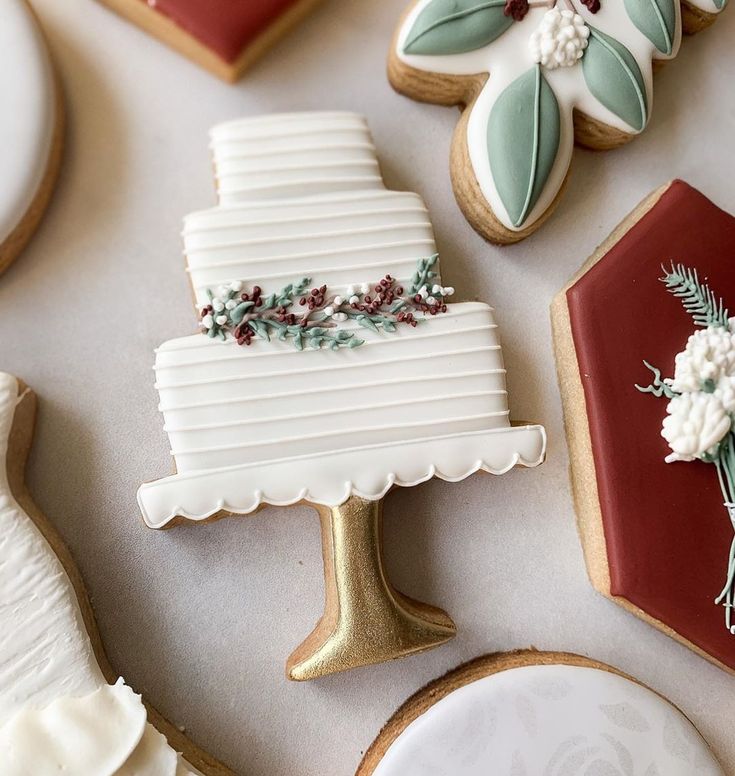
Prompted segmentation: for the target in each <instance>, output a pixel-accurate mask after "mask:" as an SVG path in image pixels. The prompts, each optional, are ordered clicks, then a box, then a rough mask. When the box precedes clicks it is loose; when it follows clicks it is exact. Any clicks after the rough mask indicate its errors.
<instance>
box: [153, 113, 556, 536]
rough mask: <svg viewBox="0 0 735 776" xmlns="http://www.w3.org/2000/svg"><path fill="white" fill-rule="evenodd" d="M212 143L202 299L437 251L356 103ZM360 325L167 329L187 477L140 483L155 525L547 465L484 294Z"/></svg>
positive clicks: (189, 240) (193, 246)
mask: <svg viewBox="0 0 735 776" xmlns="http://www.w3.org/2000/svg"><path fill="white" fill-rule="evenodd" d="M212 139H213V150H214V158H215V164H216V171H217V180H218V187H219V192H220V197H221V199H222V201H223V203H228V204H220V206H218V207H215V208H213V209H211V210H207V211H204V212H200V213H194V214H193V215H190V216H188V217H187V218H186V219H185V223H184V245H185V253H186V256H187V263H188V271H189V273H190V275H191V280H192V285H193V288H194V293H195V297H196V301H197V303H198V304H199V305H204V304H206V303H207V302H208V297H207V294H206V291H207V289H208V288H211V289H216V288H217V287H218V286H219V285H221V284H227V283H230V282H232V281H233V280H245V281H246V283H247V284H249V285H250V286H252V285H254V284H256V283H257V284H258V285H260V286H261V287H262V288H264V289H265V291H266V292H271V291H274V290H278V289H279V288H280V287H282V286H283V285H285V284H286V283H288V282H291V281H294V280H298V279H300V278H302V277H304V276H308V277H311V278H312V281H311V282H312V285H315V286H320V285H322V284H327V285H328V286H329V287H330V290H331V291H333V292H335V293H342V294H345V295H346V294H347V291H348V287H349V285H354V284H358V285H359V284H361V283H367V282H370V283H374V282H376V281H377V280H379V279H380V278H382V277H383V276H384V275H385V274H386V273H390V274H391V275H392V276H393V277H394V278H396V279H397V280H398V281H399V282H402V283H409V282H410V278H411V276H412V274H413V273H414V272H415V270H416V263H417V261H418V260H419V259H421V258H422V257H427V256H431V255H433V254H434V253H435V252H436V246H435V243H434V236H433V231H432V227H431V222H430V220H429V216H428V213H427V211H426V207H425V205H424V204H423V202H422V200H421V198H420V197H418V196H417V195H416V194H407V193H400V192H393V191H387V190H386V189H385V188H384V187H383V183H382V178H381V177H380V172H379V169H378V166H377V160H376V156H375V150H374V147H373V145H372V140H371V138H370V134H369V131H368V129H367V125H366V123H365V121H364V119H362V118H361V117H359V116H356V115H354V114H345V113H315V114H287V115H279V116H268V117H262V118H258V119H248V120H243V121H237V122H232V123H229V124H225V125H222V126H220V127H217V128H215V129H214V130H213V132H212ZM435 282H436V283H440V280H439V279H438V278H437V279H436V281H435ZM347 327H348V325H346V326H345V328H347ZM359 336H360V338H361V339H363V340H364V341H365V344H363V345H362V346H360V347H357V348H355V349H353V350H351V349H348V348H341V349H339V350H336V351H332V350H328V349H322V350H319V351H314V350H312V349H306V350H304V351H299V350H296V349H295V348H294V347H293V345H292V344H291V343H289V342H280V341H271V342H264V341H262V340H254V341H253V343H252V344H251V345H249V346H240V345H237V344H236V342H235V341H234V340H232V339H228V340H226V341H221V340H218V339H210V338H207V337H204V336H202V335H201V334H199V335H193V336H190V337H185V338H182V339H177V340H171V341H169V342H166V343H164V344H163V345H162V346H161V347H160V348H159V349H158V351H157V353H156V366H155V370H156V387H157V388H158V391H159V393H160V397H161V405H160V408H161V410H162V412H163V415H164V419H165V430H166V431H167V432H168V434H169V438H170V441H171V447H172V454H173V456H174V459H175V462H176V469H177V474H175V475H173V476H171V477H167V478H164V479H162V480H158V481H156V482H152V483H147V484H145V485H143V486H142V487H141V489H140V491H139V502H140V506H141V509H142V511H143V514H144V517H145V520H146V522H147V523H148V524H149V525H151V526H153V527H161V526H162V525H164V524H165V523H167V522H168V521H169V520H171V519H172V518H173V517H175V516H176V515H181V516H185V517H189V518H192V519H203V518H206V517H208V516H210V515H212V514H213V513H215V512H217V511H219V510H221V509H226V510H227V511H231V512H239V513H247V512H251V511H253V510H254V509H256V508H257V507H258V506H259V505H260V504H262V503H269V504H280V505H284V504H293V503H295V502H297V501H300V500H302V499H306V500H308V501H311V502H313V503H319V504H327V505H337V504H340V503H342V502H343V501H345V500H346V499H347V498H348V497H349V496H350V495H353V494H354V495H359V496H362V497H363V498H367V499H378V498H381V497H382V496H384V495H385V493H386V492H387V491H388V490H389V489H390V487H391V486H393V485H394V484H397V485H406V486H410V485H415V484H417V483H419V482H422V481H424V480H426V479H429V478H430V477H432V476H438V477H442V478H443V479H447V480H459V479H462V478H464V477H466V476H468V475H469V474H472V473H473V472H475V471H477V470H478V469H484V470H485V471H490V472H493V473H502V472H504V471H506V470H508V469H509V468H511V467H512V466H514V465H516V464H518V463H520V464H524V465H527V466H533V465H536V464H538V463H540V461H541V460H542V458H543V454H544V446H545V438H544V432H543V429H542V428H541V427H539V426H525V427H518V428H511V426H510V423H509V420H508V404H507V396H506V391H505V370H504V368H503V361H502V355H501V352H500V345H499V341H498V337H497V328H496V324H495V321H494V318H493V311H492V309H491V308H490V307H488V306H487V305H484V304H479V303H466V304H453V305H449V309H448V312H446V313H444V314H441V315H437V316H436V317H428V316H427V319H426V320H425V321H423V322H421V323H420V324H419V325H418V326H417V327H415V328H412V327H410V326H405V325H404V326H399V327H398V329H397V331H396V332H393V333H386V332H383V331H380V332H374V331H370V330H368V329H364V328H360V329H359Z"/></svg>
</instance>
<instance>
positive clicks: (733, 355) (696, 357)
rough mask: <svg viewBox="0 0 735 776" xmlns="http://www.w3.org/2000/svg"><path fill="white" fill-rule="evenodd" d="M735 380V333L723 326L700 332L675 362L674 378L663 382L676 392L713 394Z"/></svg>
mask: <svg viewBox="0 0 735 776" xmlns="http://www.w3.org/2000/svg"><path fill="white" fill-rule="evenodd" d="M732 377H735V334H733V333H732V332H731V331H730V330H729V329H726V328H724V327H723V326H708V327H707V328H706V329H699V330H698V331H695V332H694V334H692V335H691V337H689V339H688V340H687V344H686V347H685V348H684V350H682V351H681V353H677V355H676V358H675V360H674V377H673V378H672V379H669V380H667V381H666V382H667V383H668V384H669V385H670V386H671V387H672V388H673V390H675V391H676V392H677V393H682V392H684V391H701V390H708V389H709V392H710V393H712V391H713V390H714V389H715V388H716V387H718V386H719V385H720V383H721V382H723V381H727V382H729V378H732Z"/></svg>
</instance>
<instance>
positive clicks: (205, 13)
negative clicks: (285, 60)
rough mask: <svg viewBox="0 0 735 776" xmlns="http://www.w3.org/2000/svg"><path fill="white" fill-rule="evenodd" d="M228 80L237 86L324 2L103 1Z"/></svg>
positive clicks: (262, 0) (274, 0)
mask: <svg viewBox="0 0 735 776" xmlns="http://www.w3.org/2000/svg"><path fill="white" fill-rule="evenodd" d="M100 2H102V3H104V4H105V5H106V6H108V7H109V8H111V9H112V10H113V11H116V12H117V13H119V14H120V15H121V16H124V17H125V18H127V19H129V20H130V21H131V22H133V23H134V24H137V25H138V26H139V27H141V28H142V29H144V30H146V31H147V32H149V33H150V34H151V35H153V36H154V37H156V38H158V39H159V40H161V41H162V42H163V43H166V44H167V45H169V46H171V47H172V48H174V49H176V50H177V51H178V52H179V53H181V54H183V55H184V56H186V57H188V58H189V59H191V60H193V61H194V62H196V63H197V64H198V65H201V66H202V67H204V68H206V69H207V70H209V71H210V72H212V73H214V74H215V75H217V76H219V77H220V78H222V79H224V80H225V81H236V80H237V79H238V78H239V77H240V76H241V75H242V74H243V72H244V71H245V70H247V69H248V67H250V66H251V65H252V64H253V62H255V60H257V59H258V58H259V57H260V56H262V55H263V54H264V53H265V52H266V51H267V50H268V49H269V48H270V47H271V46H272V45H274V44H275V43H276V41H278V40H279V38H281V37H282V36H283V35H284V34H285V33H286V32H288V31H289V30H290V29H291V27H293V26H294V25H295V24H297V23H298V22H299V21H301V19H302V18H303V17H305V16H306V14H308V13H309V11H311V9H312V8H313V7H314V6H316V5H317V3H318V2H319V0H255V1H254V0H240V1H239V2H238V1H237V0H100Z"/></svg>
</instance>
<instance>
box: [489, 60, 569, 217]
mask: <svg viewBox="0 0 735 776" xmlns="http://www.w3.org/2000/svg"><path fill="white" fill-rule="evenodd" d="M560 138H561V118H560V114H559V103H558V101H557V99H556V95H555V94H554V92H553V90H552V88H551V87H550V86H549V83H548V81H547V80H546V78H545V77H544V74H543V73H542V71H541V67H540V66H539V65H536V66H535V67H533V68H531V69H530V70H528V71H526V72H525V73H524V74H523V75H521V76H520V77H519V78H517V79H516V80H515V81H513V83H511V84H510V86H508V87H506V89H505V90H504V91H503V92H502V93H501V95H500V97H498V99H497V101H496V103H495V105H494V106H493V108H492V110H491V111H490V119H489V121H488V128H487V141H488V154H489V159H490V170H491V172H492V175H493V179H494V181H495V186H496V187H497V189H498V194H499V195H500V199H501V200H502V202H503V205H504V206H505V209H506V210H507V211H508V216H509V217H510V219H511V221H512V223H513V224H514V226H517V227H520V226H521V225H522V224H523V222H524V221H525V220H526V218H527V217H528V214H529V213H530V212H531V210H532V209H533V206H534V205H535V204H536V202H538V199H539V197H540V196H541V192H542V191H543V189H544V186H545V185H546V181H547V180H548V178H549V174H550V173H551V169H552V167H553V166H554V161H555V160H556V155H557V153H558V151H559V142H560Z"/></svg>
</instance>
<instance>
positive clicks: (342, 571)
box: [286, 496, 457, 682]
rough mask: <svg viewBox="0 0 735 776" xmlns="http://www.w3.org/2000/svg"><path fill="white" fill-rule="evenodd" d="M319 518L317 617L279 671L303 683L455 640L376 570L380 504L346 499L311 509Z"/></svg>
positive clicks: (441, 621)
mask: <svg viewBox="0 0 735 776" xmlns="http://www.w3.org/2000/svg"><path fill="white" fill-rule="evenodd" d="M310 506H312V507H314V508H315V509H316V510H317V512H318V513H319V518H320V521H321V531H322V554H323V557H324V588H325V605H324V614H323V615H322V617H321V618H320V620H319V622H318V623H317V625H316V627H315V628H314V630H313V631H312V632H311V634H310V635H309V636H308V638H307V639H306V640H305V641H304V642H303V643H302V644H301V645H300V646H299V647H298V648H297V649H296V650H295V651H294V652H293V654H292V655H291V656H290V657H289V659H288V662H287V664H286V673H287V675H288V678H289V679H293V680H295V681H300V682H301V681H308V680H309V679H316V678H318V677H320V676H326V675H328V674H333V673H337V672H339V671H347V670H349V669H351V668H357V667H359V666H364V665H371V664H374V663H382V662H384V661H386V660H393V659H395V658H399V657H404V656H406V655H411V654H414V653H416V652H423V651H424V650H426V649H431V648H432V647H436V646H439V645H440V644H443V643H444V642H446V641H449V639H451V638H452V637H453V636H454V635H455V634H456V632H457V629H456V626H455V625H454V622H452V619H451V618H450V617H449V615H448V614H447V613H446V612H444V611H443V610H442V609H438V608H437V607H435V606H430V605H429V604H425V603H421V602H420V601H414V600H413V599H412V598H409V597H408V596H405V595H403V594H402V593H399V592H398V591H397V590H396V589H395V588H394V587H393V586H392V585H391V584H390V582H389V581H388V579H387V577H386V574H385V568H384V563H383V501H382V499H381V500H379V501H368V500H366V499H362V498H359V497H357V496H351V497H350V498H349V499H348V500H347V501H346V502H345V503H344V504H340V505H339V506H336V507H325V506H321V505H318V504H310Z"/></svg>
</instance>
